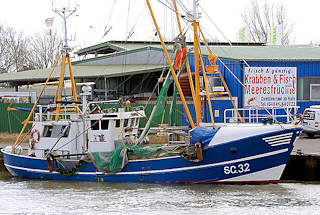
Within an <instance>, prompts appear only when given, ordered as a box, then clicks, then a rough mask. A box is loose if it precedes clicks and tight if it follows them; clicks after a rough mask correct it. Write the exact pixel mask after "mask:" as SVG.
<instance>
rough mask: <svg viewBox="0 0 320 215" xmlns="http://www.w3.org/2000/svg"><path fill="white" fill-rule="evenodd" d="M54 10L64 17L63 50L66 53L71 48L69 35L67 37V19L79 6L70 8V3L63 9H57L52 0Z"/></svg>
mask: <svg viewBox="0 0 320 215" xmlns="http://www.w3.org/2000/svg"><path fill="white" fill-rule="evenodd" d="M52 11H53V12H55V13H56V14H58V15H59V16H60V17H62V19H63V31H64V45H63V50H62V51H63V52H64V53H65V54H66V53H67V52H68V51H69V50H70V48H69V47H68V37H67V19H68V18H69V17H70V16H71V15H72V14H74V13H75V12H76V11H77V7H75V8H74V9H72V10H71V9H70V5H69V7H68V8H66V7H63V8H62V9H60V10H59V9H57V8H55V7H54V4H53V1H52Z"/></svg>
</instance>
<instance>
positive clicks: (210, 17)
mask: <svg viewBox="0 0 320 215" xmlns="http://www.w3.org/2000/svg"><path fill="white" fill-rule="evenodd" d="M199 7H200V9H201V10H202V12H203V13H204V14H205V15H206V16H207V17H208V19H209V21H210V22H211V23H212V24H213V25H214V26H215V27H216V29H217V30H218V31H219V33H220V34H221V35H222V36H223V37H224V39H225V40H227V41H228V43H229V45H230V46H232V43H231V41H230V40H229V39H228V38H227V37H226V36H225V34H224V33H223V32H222V31H221V29H220V28H219V27H218V25H217V24H216V23H215V22H214V21H213V20H212V19H211V17H210V16H209V15H208V14H207V12H206V11H205V10H204V9H203V8H202V7H201V6H200V5H199Z"/></svg>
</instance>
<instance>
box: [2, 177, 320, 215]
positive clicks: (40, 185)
mask: <svg viewBox="0 0 320 215" xmlns="http://www.w3.org/2000/svg"><path fill="white" fill-rule="evenodd" d="M0 187H1V189H0V214H175V215H177V214H224V215H225V214H259V215H262V214H308V215H309V214H320V184H317V183H312V184H310V183H308V184H304V183H279V184H266V185H200V184H194V185H176V184H132V183H125V184H120V183H119V184H110V183H98V182H92V183H88V182H54V181H42V180H25V179H18V178H12V177H5V176H2V177H1V178H0Z"/></svg>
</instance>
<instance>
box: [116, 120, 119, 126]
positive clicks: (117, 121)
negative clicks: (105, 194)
mask: <svg viewBox="0 0 320 215" xmlns="http://www.w3.org/2000/svg"><path fill="white" fill-rule="evenodd" d="M119 127H120V119H117V120H116V128H119Z"/></svg>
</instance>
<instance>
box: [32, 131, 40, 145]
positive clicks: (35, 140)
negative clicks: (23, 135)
mask: <svg viewBox="0 0 320 215" xmlns="http://www.w3.org/2000/svg"><path fill="white" fill-rule="evenodd" d="M34 134H37V136H36V137H35V135H34ZM30 139H31V142H32V143H35V142H39V140H40V132H39V130H38V129H34V130H32V132H31V134H30Z"/></svg>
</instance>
